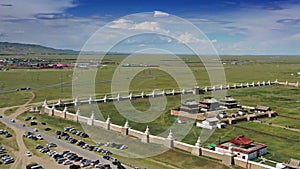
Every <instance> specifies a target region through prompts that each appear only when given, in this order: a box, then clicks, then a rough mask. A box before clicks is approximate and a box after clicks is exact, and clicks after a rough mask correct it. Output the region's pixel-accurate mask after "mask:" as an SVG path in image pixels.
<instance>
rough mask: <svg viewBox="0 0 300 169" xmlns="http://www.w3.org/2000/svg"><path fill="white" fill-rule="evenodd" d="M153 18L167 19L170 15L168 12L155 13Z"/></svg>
mask: <svg viewBox="0 0 300 169" xmlns="http://www.w3.org/2000/svg"><path fill="white" fill-rule="evenodd" d="M153 16H154V17H167V16H169V14H168V13H166V12H161V11H154V15H153Z"/></svg>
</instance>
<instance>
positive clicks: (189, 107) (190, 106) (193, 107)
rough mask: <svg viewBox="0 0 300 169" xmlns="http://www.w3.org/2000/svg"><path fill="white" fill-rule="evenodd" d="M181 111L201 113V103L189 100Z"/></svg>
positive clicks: (182, 106) (182, 105)
mask: <svg viewBox="0 0 300 169" xmlns="http://www.w3.org/2000/svg"><path fill="white" fill-rule="evenodd" d="M180 111H181V112H185V113H191V114H196V113H199V103H198V102H196V101H194V100H187V101H186V102H184V103H182V104H181V106H180Z"/></svg>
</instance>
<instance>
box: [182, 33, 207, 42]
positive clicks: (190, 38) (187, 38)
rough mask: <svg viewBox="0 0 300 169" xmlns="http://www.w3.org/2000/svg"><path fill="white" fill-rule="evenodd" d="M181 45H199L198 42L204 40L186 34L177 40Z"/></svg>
mask: <svg viewBox="0 0 300 169" xmlns="http://www.w3.org/2000/svg"><path fill="white" fill-rule="evenodd" d="M177 40H178V42H179V43H197V42H203V40H201V39H199V38H197V37H195V36H194V35H192V34H190V33H188V32H185V33H183V34H181V35H179V36H178V38H177Z"/></svg>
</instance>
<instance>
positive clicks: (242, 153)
mask: <svg viewBox="0 0 300 169" xmlns="http://www.w3.org/2000/svg"><path fill="white" fill-rule="evenodd" d="M215 150H216V151H217V152H220V153H231V154H235V155H236V156H237V157H238V158H242V159H245V160H252V159H255V158H257V157H260V156H263V155H265V154H267V152H268V150H267V146H266V145H265V144H261V143H257V142H254V141H253V140H251V139H248V138H247V137H246V136H244V135H242V136H239V137H237V138H234V139H232V140H229V141H225V142H222V143H220V144H218V145H217V146H216V149H215Z"/></svg>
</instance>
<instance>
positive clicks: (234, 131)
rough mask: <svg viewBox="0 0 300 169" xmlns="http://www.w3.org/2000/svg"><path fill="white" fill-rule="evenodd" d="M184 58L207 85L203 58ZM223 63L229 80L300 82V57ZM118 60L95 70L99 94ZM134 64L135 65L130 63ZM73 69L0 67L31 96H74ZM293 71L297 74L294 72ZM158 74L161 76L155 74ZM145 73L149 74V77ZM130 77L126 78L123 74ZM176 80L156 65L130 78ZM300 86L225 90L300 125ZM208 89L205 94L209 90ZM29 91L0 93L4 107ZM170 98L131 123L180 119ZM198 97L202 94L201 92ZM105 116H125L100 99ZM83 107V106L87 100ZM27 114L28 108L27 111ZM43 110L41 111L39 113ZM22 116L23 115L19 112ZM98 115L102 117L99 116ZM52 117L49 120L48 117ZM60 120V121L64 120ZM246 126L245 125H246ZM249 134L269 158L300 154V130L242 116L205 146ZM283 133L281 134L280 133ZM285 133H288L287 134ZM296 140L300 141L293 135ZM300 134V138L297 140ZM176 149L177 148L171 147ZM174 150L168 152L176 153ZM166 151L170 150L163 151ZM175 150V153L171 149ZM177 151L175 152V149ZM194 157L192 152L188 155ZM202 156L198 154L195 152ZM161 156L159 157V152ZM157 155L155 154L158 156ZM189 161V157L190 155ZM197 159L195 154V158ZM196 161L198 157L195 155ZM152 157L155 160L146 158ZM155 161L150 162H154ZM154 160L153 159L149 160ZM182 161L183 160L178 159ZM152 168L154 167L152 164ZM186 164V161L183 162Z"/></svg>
mask: <svg viewBox="0 0 300 169" xmlns="http://www.w3.org/2000/svg"><path fill="white" fill-rule="evenodd" d="M109 59H110V60H113V61H117V62H120V61H121V60H122V59H123V57H121V56H114V57H111V58H109ZM183 60H185V61H187V62H188V64H189V65H190V68H191V70H192V71H193V73H194V75H195V77H196V80H197V83H198V85H199V86H200V87H204V86H209V85H210V82H209V78H208V74H207V72H206V70H205V67H203V64H202V63H201V62H199V59H197V58H196V57H192V56H185V57H183ZM233 60H237V61H243V62H244V61H245V63H242V64H230V63H229V62H230V61H233ZM222 61H226V62H227V63H226V64H224V65H223V66H224V71H225V73H226V81H227V82H228V83H230V84H233V83H237V84H238V83H241V82H249V83H251V82H252V81H255V82H257V81H260V82H262V81H268V80H271V81H274V80H275V79H278V80H279V81H286V80H288V81H290V82H297V81H299V82H300V75H297V72H300V57H281V56H276V57H271V56H262V57H254V56H251V57H250V56H249V57H248V56H244V57H229V56H226V57H222ZM116 67H117V66H116V65H108V66H106V67H101V68H99V69H98V72H97V75H96V87H95V91H96V94H97V95H98V96H101V97H102V96H104V94H105V93H110V90H111V88H110V86H111V82H110V81H107V80H111V77H112V74H113V73H114V71H115V70H116ZM128 69H134V68H128ZM72 73H73V72H72V70H28V71H24V70H9V71H7V72H0V90H11V89H16V88H20V87H32V88H33V90H32V91H33V92H34V94H35V97H34V99H33V101H32V102H38V101H43V100H44V99H45V98H47V100H52V99H55V100H56V99H58V98H71V97H72ZM291 74H294V75H291ZM157 75H159V76H157ZM145 77H146V78H145ZM121 80H126V79H121ZM177 87H178V86H177V83H176V82H175V80H174V79H173V78H172V77H170V76H169V75H168V74H167V73H166V72H162V71H160V70H156V69H149V70H145V71H142V72H140V73H138V74H137V75H136V76H135V78H134V79H133V80H132V81H131V83H130V90H131V91H133V92H134V93H138V92H141V91H142V90H143V91H151V90H153V89H165V90H169V89H172V88H177ZM299 91H300V89H299V88H293V87H282V86H265V87H255V88H245V89H235V90H228V91H227V95H231V96H232V97H234V98H235V99H237V100H238V102H239V103H240V104H242V105H249V106H256V105H265V106H270V107H272V109H273V110H275V111H276V112H278V114H279V116H278V117H275V118H271V119H264V120H265V121H267V122H272V123H273V124H277V125H282V126H290V127H293V128H296V129H300V126H299V124H300V123H299V120H297V118H298V119H299V118H300V115H299V109H300V107H299V101H300V92H299ZM209 95H210V93H208V94H206V95H203V96H201V99H202V98H203V97H204V96H209ZM30 97H31V95H30V93H29V92H28V91H18V92H16V91H14V92H10V93H5V94H0V100H1V102H0V107H7V106H13V105H20V104H23V103H25V102H26V101H27V100H28V99H29V98H30ZM167 99H168V104H167V106H166V108H165V110H164V113H163V114H161V115H160V116H159V117H158V118H157V119H155V120H154V121H152V122H150V123H136V122H133V121H129V124H130V126H131V127H132V128H134V129H139V130H141V131H144V130H145V128H146V126H147V125H149V127H150V129H151V133H152V134H160V133H161V132H163V131H165V130H166V129H167V128H168V127H169V126H171V125H172V124H173V122H175V121H176V117H174V116H171V115H170V111H169V110H170V108H173V107H177V106H179V104H180V103H179V101H178V100H179V96H175V97H167ZM198 99H199V98H198ZM132 104H133V105H134V106H135V108H136V109H138V110H141V111H145V110H147V109H148V108H149V106H150V104H149V102H148V100H147V99H137V100H134V101H132ZM98 107H99V109H100V110H101V113H102V115H103V117H104V118H106V117H107V116H108V115H109V116H110V117H111V119H112V122H113V123H115V124H119V125H122V126H123V125H124V123H125V121H126V118H125V117H123V116H122V115H121V114H119V113H118V111H117V110H116V108H115V106H114V105H113V103H104V104H99V105H98ZM75 109H76V108H72V107H71V108H69V110H70V111H72V112H75ZM80 109H81V110H82V111H83V112H85V109H87V108H85V107H84V106H82V107H80ZM90 114H91V112H88V111H87V112H85V115H86V116H90ZM25 115H26V114H24V116H25ZM37 116H39V115H37ZM21 117H22V118H23V115H21ZM103 117H100V116H99V115H97V118H98V119H101V118H103ZM42 118H43V120H44V121H46V122H48V123H49V124H52V123H53V124H57V125H58V126H53V127H60V128H62V127H63V126H64V125H72V126H73V125H76V124H70V123H73V122H70V123H69V122H68V123H69V124H65V122H63V121H59V123H57V122H58V120H59V119H57V118H48V117H47V116H44V117H42ZM48 120H50V121H48ZM60 124H61V125H60ZM245 128H246V129H245ZM200 133H201V129H200V128H196V127H193V128H192V129H191V130H190V132H189V134H188V135H187V136H186V137H185V138H184V139H183V141H184V142H186V143H190V144H195V142H196V140H197V137H198V136H199V134H200ZM242 134H243V135H246V136H248V137H249V138H251V139H254V140H255V141H257V142H261V143H264V144H267V145H268V149H269V152H270V154H269V155H268V156H267V158H269V159H272V160H275V161H287V160H288V159H289V158H297V159H300V153H299V152H300V150H299V149H300V146H299V144H298V142H299V139H300V138H299V133H297V132H292V131H289V130H286V129H282V128H278V127H273V126H268V125H266V124H260V123H252V122H251V123H248V122H243V123H239V124H237V125H233V126H227V127H226V128H225V129H217V130H216V131H215V132H214V134H213V135H212V136H211V137H210V138H209V139H208V140H207V141H205V142H204V145H205V146H207V145H209V144H210V143H218V142H219V141H226V140H228V139H232V138H234V137H236V136H238V135H242ZM276 135H279V136H280V137H277V136H276ZM283 137H284V138H283ZM295 140H296V141H295ZM297 140H298V141H297ZM172 153H173V152H172ZM172 153H170V154H172ZM165 156H167V155H166V154H165ZM171 156H172V155H171ZM173 156H174V155H173ZM189 158H190V157H189ZM197 158H198V157H197ZM158 159H160V158H158ZM158 159H157V160H158ZM187 161H188V162H190V161H189V160H187ZM191 161H193V160H191ZM196 161H198V160H196ZM145 163H151V162H149V161H148V162H145ZM151 164H152V163H151ZM149 165H150V164H149ZM176 165H178V166H182V165H183V164H176ZM150 168H151V167H150ZM184 168H185V167H184Z"/></svg>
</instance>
